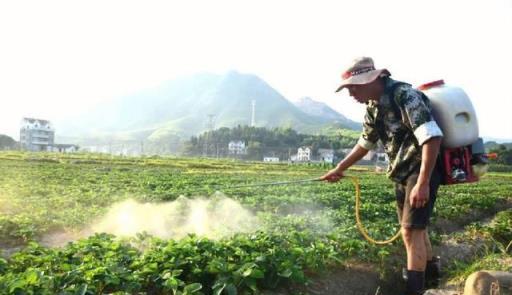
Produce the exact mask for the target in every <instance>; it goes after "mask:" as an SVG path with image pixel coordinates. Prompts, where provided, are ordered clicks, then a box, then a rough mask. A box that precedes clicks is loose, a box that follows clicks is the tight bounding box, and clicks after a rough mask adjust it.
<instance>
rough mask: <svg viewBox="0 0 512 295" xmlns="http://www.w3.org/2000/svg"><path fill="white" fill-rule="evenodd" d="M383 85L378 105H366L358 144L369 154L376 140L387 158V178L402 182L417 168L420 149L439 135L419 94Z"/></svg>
mask: <svg viewBox="0 0 512 295" xmlns="http://www.w3.org/2000/svg"><path fill="white" fill-rule="evenodd" d="M384 81H385V90H384V94H383V95H382V96H381V97H380V99H379V101H374V100H370V101H369V102H368V104H367V108H366V114H365V117H364V122H363V132H362V134H361V137H360V138H359V141H358V144H359V145H360V146H362V147H363V148H365V149H368V150H371V149H374V148H375V147H376V144H377V142H378V141H379V140H380V141H381V142H382V144H383V146H384V149H385V151H386V153H387V155H388V157H389V165H388V171H387V175H388V177H389V178H390V179H391V180H393V181H395V182H403V181H405V179H406V178H407V176H409V175H410V174H411V173H412V172H414V171H415V170H418V169H419V167H420V164H421V145H422V144H423V143H425V142H426V141H427V140H429V139H430V138H432V137H439V136H443V133H442V131H441V129H440V128H439V126H438V125H437V123H436V122H435V121H434V119H433V116H432V112H431V111H432V107H431V105H430V102H429V101H428V99H426V100H424V98H423V95H422V93H421V92H419V91H418V90H416V89H414V88H412V87H411V85H409V84H406V83H403V82H397V81H395V80H393V79H391V78H385V80H384ZM391 92H394V93H391ZM392 99H394V101H392Z"/></svg>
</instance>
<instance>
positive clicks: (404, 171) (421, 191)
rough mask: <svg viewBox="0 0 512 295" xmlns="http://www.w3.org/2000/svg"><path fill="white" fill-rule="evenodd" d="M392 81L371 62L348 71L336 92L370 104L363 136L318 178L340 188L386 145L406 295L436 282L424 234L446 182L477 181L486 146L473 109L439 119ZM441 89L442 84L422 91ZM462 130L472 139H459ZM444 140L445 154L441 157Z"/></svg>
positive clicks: (420, 96)
mask: <svg viewBox="0 0 512 295" xmlns="http://www.w3.org/2000/svg"><path fill="white" fill-rule="evenodd" d="M390 76H391V74H390V72H389V71H388V70H387V69H376V68H375V66H374V63H373V60H372V59H371V58H369V57H361V58H357V59H355V60H354V61H353V63H352V64H351V65H350V66H349V67H348V69H347V70H346V71H345V72H343V74H342V83H341V85H340V86H339V87H338V89H337V90H336V92H338V91H340V90H342V89H343V88H347V89H348V91H349V94H350V96H352V97H353V98H354V99H355V100H356V101H357V102H359V103H364V104H366V105H367V107H366V114H365V117H364V122H363V132H362V134H361V137H360V138H359V141H358V142H357V144H356V145H355V146H354V147H353V149H352V151H351V152H350V153H349V154H348V155H347V156H346V157H345V158H344V159H343V160H342V161H341V162H339V164H338V165H337V166H336V168H334V169H332V170H330V171H329V172H327V173H326V174H325V175H323V176H322V177H321V178H320V179H321V180H325V181H328V182H337V181H339V180H340V179H341V178H343V176H344V171H345V170H346V169H348V168H349V167H350V166H352V165H353V164H354V163H356V162H357V161H359V160H360V159H362V158H363V157H364V156H365V155H366V154H367V153H368V151H369V150H371V149H373V148H375V147H376V145H377V142H378V141H379V140H380V141H381V143H382V144H383V146H384V148H385V150H386V153H387V154H388V157H389V166H388V171H387V175H388V177H389V178H390V179H391V180H392V181H393V182H394V183H395V191H396V199H397V213H398V219H399V222H400V224H401V234H402V238H403V240H404V244H405V250H406V252H407V274H406V280H407V281H406V295H415V294H422V293H423V292H424V289H425V280H432V281H437V280H438V279H439V268H440V266H439V258H438V257H434V256H433V254H432V246H431V243H430V239H429V236H428V232H427V226H428V224H429V219H430V216H431V215H432V211H433V208H434V204H435V201H436V195H437V190H438V187H439V185H440V184H441V183H446V184H452V183H460V182H469V181H475V180H476V179H477V176H476V175H474V174H473V172H472V171H473V170H472V167H471V164H478V163H475V160H474V159H480V160H482V159H483V157H475V155H470V153H471V154H476V155H483V144H482V143H481V140H479V139H478V129H477V125H476V124H477V123H476V117H475V115H474V110H473V109H472V106H471V108H468V110H463V111H462V112H459V111H458V110H457V111H456V110H451V109H450V110H448V112H446V110H445V113H449V114H453V116H452V115H448V116H446V118H444V117H443V116H442V115H443V114H442V113H441V114H436V112H434V110H433V108H432V105H433V104H434V100H433V99H432V97H431V99H430V100H429V98H427V96H426V95H425V94H424V93H422V92H421V91H419V90H417V89H414V88H412V87H411V85H409V84H406V83H404V82H399V81H395V80H393V79H391V78H390ZM443 85H444V83H442V81H437V82H435V83H433V85H426V86H425V87H426V88H428V87H437V86H441V87H442V86H443ZM424 90H426V89H424ZM441 94H446V91H445V92H442V91H441ZM433 96H434V97H435V96H436V93H435V91H433ZM438 96H439V95H438ZM440 96H443V95H440ZM445 96H446V95H445ZM452 96H453V95H452ZM455 96H456V98H455V99H458V96H457V95H455ZM431 100H432V102H431ZM439 101H441V100H436V101H435V103H439ZM448 103H449V102H448ZM459 105H460V104H459ZM441 107H442V108H444V109H446V107H445V106H441ZM434 117H435V118H434ZM452 119H453V122H451V121H450V120H452ZM438 122H439V123H440V124H441V125H442V127H443V131H444V134H443V131H442V130H441V128H440V126H439V125H438ZM452 123H453V124H452ZM454 124H455V125H454ZM461 124H462V125H463V127H467V128H466V129H468V130H472V131H473V132H467V131H466V130H465V131H463V132H455V130H454V129H455V128H457V127H460V126H461ZM452 125H453V126H452ZM445 126H446V128H445ZM475 127H476V128H475ZM474 129H476V133H475V132H474V131H475V130H474ZM443 135H444V137H445V138H443ZM475 135H476V136H475ZM454 137H455V138H454ZM442 141H443V150H442V152H441V157H438V156H439V155H440V149H441V142H442ZM445 142H447V143H449V144H448V146H447V145H446V144H445ZM475 142H476V143H475ZM478 143H480V144H478ZM471 144H473V145H472V146H471ZM468 145H469V146H468ZM445 148H446V149H445ZM438 159H441V160H439V161H438ZM477 162H478V161H477ZM480 162H481V161H480ZM438 164H439V165H438Z"/></svg>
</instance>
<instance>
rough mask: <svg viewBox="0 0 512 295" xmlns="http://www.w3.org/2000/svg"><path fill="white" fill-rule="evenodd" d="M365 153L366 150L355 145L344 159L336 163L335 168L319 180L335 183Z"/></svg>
mask: <svg viewBox="0 0 512 295" xmlns="http://www.w3.org/2000/svg"><path fill="white" fill-rule="evenodd" d="M367 153H368V150H367V149H365V148H364V147H362V146H361V145H359V144H356V145H355V146H354V147H353V148H352V150H351V151H350V153H349V154H348V155H346V156H345V158H344V159H343V160H341V161H340V162H339V163H338V165H336V168H334V169H332V170H330V171H329V172H327V173H326V174H325V175H324V176H322V177H320V179H321V180H327V181H329V182H336V181H338V180H340V179H341V178H342V177H343V172H344V171H345V170H347V169H348V168H349V167H350V166H352V165H354V164H355V163H356V162H357V161H359V160H361V159H362V158H363V157H364V156H365V155H366V154H367Z"/></svg>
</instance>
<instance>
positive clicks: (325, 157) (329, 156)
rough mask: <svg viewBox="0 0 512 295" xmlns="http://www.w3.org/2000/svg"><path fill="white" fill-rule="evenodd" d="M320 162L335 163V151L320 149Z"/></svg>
mask: <svg viewBox="0 0 512 295" xmlns="http://www.w3.org/2000/svg"><path fill="white" fill-rule="evenodd" d="M318 155H319V156H320V161H321V162H324V163H330V164H332V163H334V150H333V149H318Z"/></svg>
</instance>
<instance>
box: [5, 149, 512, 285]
mask: <svg viewBox="0 0 512 295" xmlns="http://www.w3.org/2000/svg"><path fill="white" fill-rule="evenodd" d="M0 167H1V169H0V246H1V248H2V249H3V250H4V252H5V253H4V258H0V294H105V293H114V294H253V293H258V292H261V291H262V290H272V289H275V288H280V287H282V286H284V285H289V284H303V283H307V282H308V281H309V280H310V277H311V276H312V275H314V274H316V273H319V272H329V271H330V270H332V269H336V268H340V267H343V266H344V265H345V264H346V263H348V262H350V263H354V261H356V262H357V261H359V262H364V263H370V264H372V265H375V268H376V269H380V270H382V271H384V268H385V264H386V263H385V262H386V261H388V260H389V258H390V257H392V256H395V255H401V254H400V253H401V251H402V244H401V241H400V240H399V241H397V242H394V243H393V244H391V245H387V246H376V245H372V244H370V243H368V242H367V241H365V240H364V238H363V237H362V236H361V234H360V233H359V232H358V231H357V228H356V226H355V216H354V205H355V197H354V196H355V191H354V186H353V184H352V182H350V181H348V180H347V181H341V182H339V183H337V184H327V183H320V182H314V183H297V184H289V185H275V186H272V185H263V186H254V187H238V186H243V185H249V184H257V183H270V182H278V181H294V180H302V179H310V178H314V177H318V176H321V175H322V174H323V173H324V172H325V171H327V169H328V167H322V166H319V165H317V166H315V165H287V164H264V163H253V162H239V161H232V160H226V159H224V160H212V159H181V158H167V157H165V158H164V157H139V158H127V157H112V156H106V155H97V154H69V155H60V154H53V153H48V154H46V153H37V154H35V153H20V152H0ZM350 175H352V176H355V177H358V178H359V180H360V183H361V193H362V207H361V211H362V216H361V217H362V219H363V222H364V223H365V225H366V226H367V228H368V229H369V232H370V234H371V236H372V237H374V238H376V239H386V238H389V237H390V236H392V235H393V234H395V232H396V231H397V230H398V226H397V221H396V213H395V212H396V211H395V200H394V189H393V186H392V184H391V182H390V181H389V180H387V179H386V177H385V175H383V174H376V173H374V172H372V171H369V170H368V169H367V168H364V167H358V168H356V169H353V170H350ZM237 187H238V188H237ZM511 197H512V174H510V173H508V174H507V173H490V174H488V175H486V176H485V177H484V178H483V179H482V180H481V181H480V182H478V183H475V184H465V185H457V186H443V187H442V188H441V189H440V193H439V198H438V202H437V205H436V212H435V220H443V221H444V222H445V223H447V222H448V223H450V224H459V225H461V226H463V225H467V224H472V223H473V222H477V221H479V218H486V217H493V216H495V215H496V213H497V212H500V211H501V212H500V213H499V214H498V215H496V216H498V219H497V221H496V222H495V223H493V225H492V226H488V225H482V226H479V225H477V224H474V223H473V224H472V225H471V226H472V227H471V228H472V229H473V230H475V228H477V230H476V231H477V232H478V233H479V234H483V233H485V234H486V236H487V237H488V238H489V239H490V240H492V241H493V243H494V245H498V246H497V247H496V249H497V250H489V251H488V252H487V253H486V254H492V255H501V256H506V257H509V256H510V247H508V248H507V245H509V243H510V240H511V239H512V230H511V228H512V224H511V223H512V221H511V219H512V218H511V216H512V212H511V210H510V209H507V204H510V203H511ZM198 208H199V209H198ZM107 217H108V218H107ZM434 223H435V222H434ZM95 232H96V233H95ZM433 237H434V238H435V240H436V241H437V242H440V241H441V240H442V238H440V237H439V236H436V234H435V233H434V235H433ZM499 249H502V251H501V252H500V250H499ZM491 252H492V253H491Z"/></svg>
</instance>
